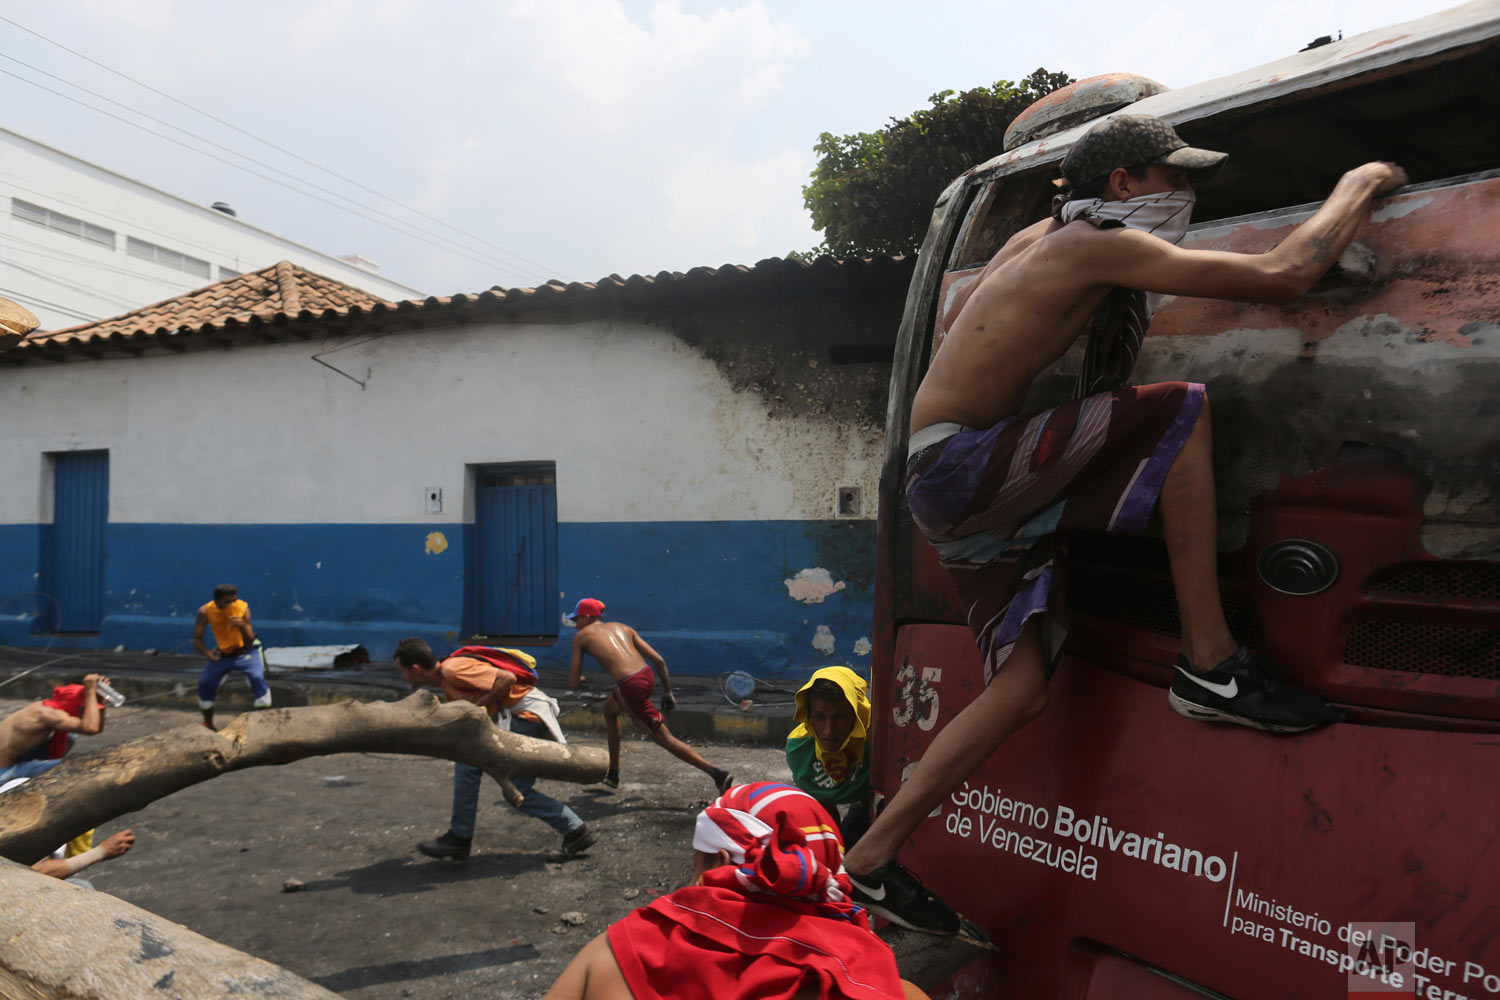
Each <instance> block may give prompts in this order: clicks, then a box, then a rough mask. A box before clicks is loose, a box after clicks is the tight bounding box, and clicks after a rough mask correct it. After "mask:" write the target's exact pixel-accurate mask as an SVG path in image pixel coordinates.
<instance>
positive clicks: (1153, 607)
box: [1068, 576, 1256, 642]
mask: <svg viewBox="0 0 1500 1000" xmlns="http://www.w3.org/2000/svg"><path fill="white" fill-rule="evenodd" d="M1222 603H1223V606H1224V617H1225V619H1226V620H1228V622H1229V631H1230V632H1231V633H1233V635H1234V637H1235V639H1237V640H1238V641H1240V642H1249V641H1250V640H1251V638H1252V637H1253V636H1254V635H1255V632H1256V619H1255V611H1254V610H1253V609H1252V608H1251V607H1250V606H1249V605H1248V604H1243V603H1241V602H1239V601H1234V600H1223V601H1222ZM1068 605H1069V607H1071V608H1072V609H1073V610H1074V611H1077V612H1080V613H1082V614H1085V615H1088V616H1089V617H1091V618H1099V619H1102V620H1104V621H1109V622H1116V623H1118V624H1121V625H1129V626H1131V627H1132V628H1138V629H1143V630H1144V631H1147V632H1154V633H1156V634H1157V635H1164V636H1169V637H1171V638H1174V639H1175V638H1179V637H1180V636H1181V635H1182V619H1181V617H1180V616H1179V614H1178V611H1177V598H1176V596H1175V595H1174V594H1173V593H1172V585H1171V583H1170V582H1160V581H1157V580H1154V579H1140V578H1136V579H1127V578H1125V577H1118V576H1117V577H1114V578H1112V579H1109V578H1105V577H1102V576H1100V577H1094V578H1092V579H1090V580H1089V581H1088V582H1084V581H1083V580H1081V579H1080V578H1079V577H1077V576H1073V577H1070V578H1069V581H1068Z"/></svg>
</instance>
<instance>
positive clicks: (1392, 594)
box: [1363, 562, 1500, 601]
mask: <svg viewBox="0 0 1500 1000" xmlns="http://www.w3.org/2000/svg"><path fill="white" fill-rule="evenodd" d="M1363 590H1364V592H1365V593H1366V594H1369V595H1370V596H1371V597H1384V598H1403V597H1407V598H1410V597H1419V598H1427V599H1429V600H1439V601H1441V600H1451V599H1457V600H1464V601H1500V564H1495V563H1437V562H1434V563H1406V564H1403V565H1400V566H1388V567H1386V568H1385V569H1382V570H1380V571H1379V572H1376V573H1372V574H1371V575H1370V577H1369V579H1367V580H1365V582H1364V587H1363Z"/></svg>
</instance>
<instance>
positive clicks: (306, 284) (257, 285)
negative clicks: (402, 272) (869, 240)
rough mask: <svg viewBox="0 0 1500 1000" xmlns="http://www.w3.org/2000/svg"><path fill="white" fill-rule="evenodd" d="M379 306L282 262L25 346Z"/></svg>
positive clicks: (43, 334)
mask: <svg viewBox="0 0 1500 1000" xmlns="http://www.w3.org/2000/svg"><path fill="white" fill-rule="evenodd" d="M377 303H378V304H382V305H389V303H387V302H385V300H384V299H381V298H379V297H378V296H375V295H371V294H370V293H369V292H364V291H361V290H359V289H358V288H355V287H353V286H352V285H346V284H344V283H343V282H341V281H334V280H333V279H332V278H325V277H324V276H323V275H321V274H315V273H313V272H312V271H309V270H306V269H305V268H301V267H298V266H297V265H296V264H293V263H290V262H289V261H281V262H280V263H278V264H272V265H271V266H270V267H263V268H261V269H260V270H259V271H250V272H248V273H246V274H241V275H236V276H235V277H233V278H225V279H224V280H223V281H219V282H215V283H214V284H212V285H207V286H205V287H203V288H200V289H198V290H197V291H193V292H188V293H186V294H185V295H179V296H177V297H176V298H171V299H165V300H163V301H161V302H157V303H156V304H154V305H149V306H144V307H142V308H140V309H137V310H135V311H134V312H128V313H126V314H125V315H123V316H115V317H113V318H111V319H101V320H98V321H96V322H93V323H85V324H83V325H81V326H70V327H68V328H66V329H63V330H46V331H44V330H38V331H36V332H35V333H32V334H31V335H29V336H28V337H26V339H25V340H24V341H23V342H22V346H23V347H24V346H40V345H43V344H64V343H68V342H73V341H89V340H92V339H93V338H96V337H98V338H102V339H104V340H109V339H110V338H111V337H115V336H117V335H118V336H125V337H130V336H132V335H136V334H142V333H151V334H154V333H158V332H160V331H168V332H170V333H177V332H187V331H196V330H200V329H202V328H203V327H205V326H222V325H224V324H225V323H226V322H228V321H230V320H234V321H237V322H239V323H245V322H248V321H249V320H250V319H251V318H252V317H258V318H260V319H271V318H272V317H275V316H296V315H298V314H300V313H302V312H303V311H304V310H307V311H311V312H313V313H321V312H324V311H326V310H329V309H334V310H347V309H348V308H350V307H351V306H360V307H362V308H365V309H368V308H370V307H371V306H374V305H376V304H377Z"/></svg>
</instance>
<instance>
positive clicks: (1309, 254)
mask: <svg viewBox="0 0 1500 1000" xmlns="http://www.w3.org/2000/svg"><path fill="white" fill-rule="evenodd" d="M1406 180H1407V178H1406V171H1404V170H1402V169H1401V168H1400V167H1398V166H1397V165H1396V164H1394V163H1366V164H1365V165H1364V166H1361V167H1357V168H1355V169H1354V170H1351V171H1349V172H1348V173H1347V174H1345V175H1344V176H1343V177H1342V178H1340V179H1339V182H1338V184H1337V185H1336V186H1335V187H1334V189H1333V193H1332V194H1330V195H1329V196H1328V200H1327V201H1325V202H1324V203H1323V205H1322V206H1321V207H1320V208H1319V209H1318V210H1317V211H1316V212H1315V213H1313V216H1312V218H1310V219H1308V220H1307V221H1306V222H1304V223H1302V225H1300V226H1298V227H1297V228H1296V229H1295V230H1294V231H1293V232H1292V234H1291V235H1290V236H1288V237H1287V238H1286V239H1285V240H1283V241H1282V242H1281V243H1280V244H1278V245H1277V246H1276V247H1274V248H1272V249H1270V250H1267V251H1266V252H1265V253H1258V254H1244V253H1230V252H1226V251H1219V250H1184V249H1182V248H1180V247H1176V246H1173V245H1172V244H1171V243H1168V242H1167V241H1165V240H1160V239H1156V238H1155V237H1153V236H1150V235H1148V234H1146V233H1141V232H1137V231H1135V230H1133V229H1109V230H1104V231H1101V232H1099V233H1098V234H1096V235H1095V237H1094V238H1093V239H1091V240H1090V241H1089V243H1088V244H1087V247H1086V248H1083V247H1081V248H1080V249H1081V250H1082V251H1083V252H1082V253H1081V254H1080V257H1081V259H1080V260H1079V264H1080V265H1081V267H1082V269H1083V270H1084V271H1085V273H1088V274H1089V275H1090V276H1091V277H1093V278H1094V279H1095V280H1096V281H1097V282H1098V283H1099V284H1106V285H1120V286H1123V287H1126V288H1138V289H1141V290H1142V291H1147V292H1163V293H1165V294H1168V295H1192V296H1198V297H1201V298H1212V299H1233V300H1235V301H1239V302H1269V303H1279V304H1286V303H1291V302H1296V301H1297V300H1298V299H1300V298H1301V297H1302V296H1304V295H1306V294H1307V293H1308V291H1309V290H1310V289H1311V288H1312V287H1313V285H1315V284H1316V283H1317V281H1318V279H1319V278H1321V277H1323V275H1324V274H1326V273H1327V272H1328V269H1329V268H1331V267H1332V266H1333V265H1334V263H1335V262H1336V261H1337V260H1338V259H1339V255H1340V254H1341V253H1343V252H1344V248H1345V247H1347V246H1348V245H1349V242H1350V241H1351V240H1353V239H1354V234H1355V233H1356V232H1358V230H1359V227H1360V224H1361V223H1363V222H1364V221H1365V219H1366V218H1368V216H1369V211H1370V203H1371V202H1372V201H1374V200H1375V199H1376V198H1378V197H1380V196H1381V195H1384V194H1388V193H1389V192H1391V191H1394V190H1395V189H1396V188H1398V187H1400V186H1402V185H1403V184H1405V183H1406Z"/></svg>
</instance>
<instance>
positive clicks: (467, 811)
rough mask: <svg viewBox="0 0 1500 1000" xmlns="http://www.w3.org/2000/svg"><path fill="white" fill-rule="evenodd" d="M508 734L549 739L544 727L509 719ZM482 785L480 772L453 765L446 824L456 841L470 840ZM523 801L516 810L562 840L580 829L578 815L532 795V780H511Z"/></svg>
mask: <svg viewBox="0 0 1500 1000" xmlns="http://www.w3.org/2000/svg"><path fill="white" fill-rule="evenodd" d="M510 731H511V732H513V733H515V734H516V735H517V736H532V737H535V738H537V739H542V740H546V739H551V738H552V737H551V736H550V735H549V734H548V732H547V727H546V726H544V725H542V724H541V723H540V722H532V721H531V720H530V719H522V718H519V717H517V716H512V717H511V720H510ZM483 782H484V772H483V771H481V770H480V769H479V768H477V767H470V766H469V765H468V764H454V765H453V818H452V819H450V820H449V821H448V832H449V833H450V834H452V835H453V836H455V837H457V838H458V839H459V840H473V839H474V817H475V815H476V814H477V813H478V811H479V786H480V785H481V784H482V783H483ZM511 784H513V785H515V786H516V791H518V792H520V793H521V794H522V795H523V796H525V799H524V800H523V801H522V802H521V804H520V805H519V806H517V807H516V808H518V809H520V810H521V811H522V812H523V813H525V814H526V815H528V816H535V817H536V818H537V819H539V820H541V821H542V822H543V823H546V824H547V825H548V826H550V827H552V829H554V830H556V831H557V832H558V833H560V834H562V835H563V836H567V835H568V834H570V833H572V832H573V831H574V830H576V829H578V828H579V827H580V826H583V820H581V819H579V818H578V814H577V813H576V812H574V811H573V810H572V809H569V808H568V807H567V806H566V805H564V804H563V803H561V802H559V801H557V800H556V799H554V798H551V797H550V796H547V795H543V794H542V793H541V792H538V791H535V790H534V789H533V786H534V785H535V784H536V779H535V778H532V777H526V778H512V779H511Z"/></svg>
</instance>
